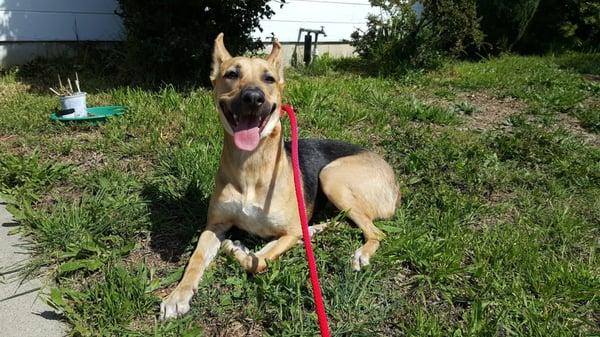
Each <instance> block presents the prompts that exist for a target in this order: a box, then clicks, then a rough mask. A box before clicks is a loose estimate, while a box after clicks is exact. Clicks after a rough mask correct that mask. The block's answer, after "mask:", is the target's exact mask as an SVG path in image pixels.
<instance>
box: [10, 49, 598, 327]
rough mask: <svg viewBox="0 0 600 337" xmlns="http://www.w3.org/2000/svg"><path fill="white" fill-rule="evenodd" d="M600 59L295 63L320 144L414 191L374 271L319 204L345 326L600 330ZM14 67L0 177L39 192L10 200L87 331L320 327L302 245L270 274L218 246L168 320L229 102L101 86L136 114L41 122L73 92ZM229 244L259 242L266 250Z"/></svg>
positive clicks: (309, 125) (105, 96) (70, 315)
mask: <svg viewBox="0 0 600 337" xmlns="http://www.w3.org/2000/svg"><path fill="white" fill-rule="evenodd" d="M597 61H598V58H597V57H596V56H595V55H594V54H582V53H569V54H565V55H559V56H546V57H521V56H502V57H499V58H493V59H490V60H485V61H482V62H477V63H473V62H453V63H449V64H446V65H444V66H443V67H441V68H439V69H437V70H436V71H431V72H409V73H407V74H406V75H405V76H403V77H400V78H399V79H397V80H392V79H389V78H378V77H372V76H361V72H360V67H361V65H362V64H364V63H363V62H364V61H362V60H351V59H344V60H340V61H337V60H332V59H328V58H326V57H322V58H321V59H320V60H318V61H317V62H316V63H315V64H314V67H313V66H311V67H307V68H302V69H300V70H288V71H287V73H286V81H287V82H286V93H285V95H286V96H285V98H284V101H285V102H291V103H292V104H293V105H294V106H295V107H296V108H297V110H298V118H299V125H300V131H301V134H302V136H305V137H319V138H335V139H342V140H346V141H352V142H355V143H359V144H362V145H363V146H365V147H367V148H369V149H373V150H375V151H377V152H378V153H381V154H382V155H384V156H385V157H386V158H387V159H388V161H389V162H390V163H391V164H392V166H393V167H394V170H395V172H396V173H397V175H398V177H399V181H400V182H401V185H402V192H403V199H402V204H401V206H400V208H399V210H398V212H397V214H396V216H395V217H394V218H393V219H390V220H386V221H378V222H377V223H376V225H377V226H378V227H379V228H380V229H381V230H382V231H385V233H386V235H387V238H386V239H385V240H384V241H383V242H382V244H381V247H380V249H379V251H378V252H377V254H376V255H375V256H374V258H373V259H372V261H371V264H372V265H371V266H370V267H369V268H368V269H367V270H365V271H363V272H361V273H355V272H353V271H352V270H351V268H350V260H351V256H352V254H353V252H354V250H355V249H356V248H358V247H359V245H360V242H361V239H362V235H361V232H360V230H359V229H357V228H355V227H353V226H352V225H351V224H350V223H349V222H348V221H347V219H345V217H344V214H343V213H341V214H337V215H336V213H335V212H334V213H328V212H325V213H322V214H320V218H322V219H324V220H327V221H330V223H331V224H330V226H329V227H328V228H327V229H326V230H325V231H324V232H323V233H321V234H320V235H317V236H316V237H314V238H313V242H314V248H315V254H316V258H317V261H318V263H319V271H320V277H321V284H322V287H323V293H324V296H325V300H326V306H327V309H328V315H329V318H330V322H331V328H332V332H333V334H334V335H337V336H425V335H429V336H488V335H489V336H493V335H516V336H521V335H522V336H530V335H531V336H551V337H553V336H557V337H558V336H580V335H581V336H587V335H591V336H595V335H598V333H600V330H599V328H598V325H597V324H595V321H594V319H595V315H596V313H598V312H600V302H599V301H598V296H597V294H598V290H599V289H600V282H599V278H598V275H600V267H599V266H600V261H599V259H598V254H597V252H598V249H599V248H600V247H599V245H598V242H600V241H598V240H599V233H598V226H599V223H598V219H600V189H599V186H600V175H599V173H600V151H599V149H598V144H599V143H598V135H597V134H594V133H592V131H593V129H592V128H590V129H586V130H584V129H582V128H581V127H579V125H573V124H574V123H575V124H576V123H579V124H580V125H581V126H585V125H587V124H585V123H587V122H586V121H588V118H589V119H591V120H593V118H594V117H593V116H594V111H597V107H598V105H596V104H598V99H597V97H599V96H598V93H599V92H600V88H599V87H598V84H597V82H594V81H591V80H588V79H586V77H584V76H582V75H581V74H580V73H585V74H588V73H593V71H590V70H594V69H598V67H597V66H596V65H595V63H597ZM340 69H351V70H352V72H350V73H348V72H340ZM354 72H358V73H359V74H355V73H354ZM16 73H18V72H10V73H7V74H5V75H3V76H0V89H2V90H0V101H1V102H2V103H3V104H2V105H0V113H1V114H2V116H10V117H9V118H2V119H0V139H1V140H2V141H1V142H0V153H2V156H1V157H0V162H2V163H4V166H0V185H2V188H3V191H8V192H9V193H13V192H11V191H17V190H19V189H20V188H24V187H22V186H27V189H28V190H30V191H33V192H32V193H34V194H35V196H36V198H35V201H33V202H31V201H29V198H28V200H27V201H26V200H23V199H13V200H9V202H10V203H11V205H13V206H15V205H16V206H18V207H17V209H18V210H20V212H15V215H17V218H18V220H19V222H20V224H21V226H20V227H18V228H19V230H20V231H21V232H23V233H24V234H28V236H27V237H28V238H29V240H30V241H31V243H32V244H31V245H30V247H33V253H34V254H36V257H35V258H34V260H33V261H32V262H31V263H32V265H30V266H29V268H28V270H27V271H33V272H38V273H39V272H40V270H44V271H46V272H47V273H49V274H51V275H52V276H53V277H54V281H55V283H56V284H55V288H56V289H55V290H52V291H51V293H50V297H49V301H50V302H51V303H53V304H54V305H55V306H56V307H57V308H59V309H60V310H61V311H62V312H63V313H64V315H65V319H66V320H67V322H69V324H70V327H71V328H72V330H71V331H70V333H71V334H72V335H76V336H79V335H81V336H122V335H124V336H186V337H187V336H198V335H201V334H204V335H207V336H213V335H223V336H232V335H267V336H313V335H316V334H318V328H317V325H316V317H315V316H314V307H313V302H312V298H311V293H310V284H309V283H308V282H307V276H306V275H307V270H306V261H305V255H304V251H303V248H302V246H301V245H298V246H297V247H295V248H294V249H292V250H291V251H289V252H286V254H284V255H283V256H282V258H281V259H280V260H279V261H276V262H273V263H272V264H270V265H269V269H268V270H267V271H266V272H265V273H261V274H258V275H248V274H247V273H246V272H244V271H243V270H242V269H241V268H240V267H239V266H238V264H237V262H236V261H235V260H234V259H232V258H229V257H226V256H224V255H223V254H219V256H218V257H217V258H216V259H215V261H214V262H213V263H212V264H211V267H210V268H208V270H207V272H206V274H205V275H204V277H203V280H202V281H201V282H200V283H199V287H198V291H197V294H196V296H195V297H194V300H193V301H192V304H191V310H190V312H189V313H188V314H187V315H186V316H185V317H183V318H179V319H176V320H171V321H168V322H159V321H157V319H156V317H157V315H158V310H159V309H158V307H159V302H160V298H161V297H163V296H165V295H166V293H168V292H169V291H170V290H171V289H172V287H173V286H174V285H175V284H176V283H177V281H178V280H179V278H180V277H181V274H182V271H183V269H184V265H185V263H186V262H187V261H188V259H189V254H190V253H191V251H192V250H193V248H194V246H195V243H196V241H197V237H198V232H199V230H200V229H201V227H202V226H203V224H204V223H205V217H206V211H207V207H208V206H207V204H208V200H207V199H208V196H209V194H210V193H211V191H212V189H213V186H214V182H213V179H214V178H213V177H214V172H215V170H216V168H217V167H218V161H219V153H220V149H221V141H222V137H223V135H222V131H221V130H220V127H218V123H219V119H218V116H217V114H216V112H215V109H214V106H213V104H214V103H213V101H212V98H211V96H212V95H211V93H209V92H208V91H205V90H182V89H176V88H174V87H172V86H165V87H164V88H162V89H159V90H155V91H150V90H145V89H142V88H135V87H119V86H115V85H114V83H110V82H109V81H107V79H103V78H101V77H98V78H96V79H95V80H94V81H92V80H91V78H90V82H91V83H93V84H94V85H93V87H92V88H91V93H90V95H89V97H88V98H89V99H90V100H93V101H94V102H98V103H103V104H125V105H128V106H129V108H130V109H129V111H128V113H127V114H126V115H124V116H122V117H120V118H118V119H113V120H110V121H108V122H107V123H104V124H100V125H95V126H89V125H87V126H86V125H71V126H65V125H58V124H53V123H51V122H50V121H48V119H47V118H46V117H47V116H45V115H43V114H40V109H39V107H44V106H45V107H50V106H52V105H51V104H52V103H53V102H54V100H55V97H53V96H52V95H51V94H49V93H48V92H47V87H42V86H41V88H43V91H41V89H40V91H36V90H31V89H30V88H29V87H28V86H24V85H22V84H23V83H22V82H21V80H20V79H19V78H18V77H17V74H16ZM81 75H82V73H80V76H81ZM90 77H91V75H90ZM107 82H108V83H107ZM7 93H10V94H7ZM32 105H33V106H35V107H36V108H35V109H31V108H30V107H31V106H32ZM594 109H596V110H594ZM12 111H20V112H21V113H20V114H14V113H13V114H11V113H10V112H12ZM495 111H501V112H502V114H500V116H495V115H494V114H493V113H494V112H495ZM167 112H168V113H167ZM565 113H567V114H569V115H570V116H565V115H564V114H565ZM40 115H41V117H40ZM571 116H572V117H571ZM595 116H598V113H597V112H596V114H595ZM566 117H569V118H566ZM474 119H477V120H478V121H481V120H486V119H489V120H488V122H489V124H490V125H487V126H485V127H483V128H478V129H474V128H472V122H473V120H474ZM282 121H283V125H284V127H286V128H287V125H288V120H287V119H285V118H284V119H283V120H282ZM286 134H288V133H287V132H286ZM34 149H37V152H36V151H35V150H34ZM63 165H64V166H65V167H68V168H65V169H64V170H63V169H59V167H60V166H63ZM49 167H50V168H49ZM14 177H18V179H15V178H14ZM12 195H14V194H12ZM24 204H26V205H28V207H23V205H24ZM229 235H231V238H232V239H240V240H242V241H243V242H244V243H245V244H246V245H247V246H249V248H251V249H252V250H257V249H260V247H261V246H263V245H264V244H265V243H266V242H265V241H263V240H260V239H257V238H253V237H249V236H248V235H246V234H244V233H239V232H238V233H235V232H232V233H229ZM40 266H46V267H47V268H39V267H40Z"/></svg>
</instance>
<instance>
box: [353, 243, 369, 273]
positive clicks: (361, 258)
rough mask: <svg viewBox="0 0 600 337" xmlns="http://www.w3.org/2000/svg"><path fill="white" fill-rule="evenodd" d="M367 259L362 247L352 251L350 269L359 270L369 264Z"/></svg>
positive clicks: (367, 256) (367, 255)
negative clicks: (352, 256)
mask: <svg viewBox="0 0 600 337" xmlns="http://www.w3.org/2000/svg"><path fill="white" fill-rule="evenodd" d="M369 259H370V256H369V254H367V253H365V252H364V251H363V249H362V248H359V249H358V250H356V252H355V253H354V258H353V259H352V269H354V270H355V271H360V270H361V269H363V268H364V267H366V266H368V265H369Z"/></svg>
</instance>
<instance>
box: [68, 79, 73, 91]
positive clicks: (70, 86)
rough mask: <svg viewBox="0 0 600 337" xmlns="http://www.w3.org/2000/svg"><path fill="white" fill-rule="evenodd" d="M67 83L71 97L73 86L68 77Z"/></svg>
mask: <svg viewBox="0 0 600 337" xmlns="http://www.w3.org/2000/svg"><path fill="white" fill-rule="evenodd" d="M67 82H69V95H73V86H72V85H71V79H70V78H68V77H67Z"/></svg>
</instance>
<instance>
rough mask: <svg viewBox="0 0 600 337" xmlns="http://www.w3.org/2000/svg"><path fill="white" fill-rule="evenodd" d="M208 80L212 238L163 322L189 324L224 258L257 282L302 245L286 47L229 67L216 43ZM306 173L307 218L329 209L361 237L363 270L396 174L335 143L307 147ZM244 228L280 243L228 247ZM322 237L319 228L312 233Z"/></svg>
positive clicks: (356, 262)
mask: <svg viewBox="0 0 600 337" xmlns="http://www.w3.org/2000/svg"><path fill="white" fill-rule="evenodd" d="M210 77H211V80H212V83H213V86H214V99H215V103H216V107H217V111H218V113H219V117H220V119H221V124H222V126H223V129H225V132H224V134H225V140H224V144H223V152H222V154H221V162H220V167H219V171H218V172H217V175H216V178H215V179H216V188H215V191H214V193H213V195H212V197H211V200H210V205H209V208H208V220H207V225H206V229H205V231H204V232H202V234H201V235H200V239H199V241H198V245H197V247H196V250H195V251H194V253H193V254H192V257H191V259H190V262H189V263H188V265H187V268H186V269H185V273H184V275H183V278H182V279H181V281H180V283H179V284H178V285H177V288H175V290H174V291H173V292H172V293H171V294H170V295H169V296H168V297H167V298H165V299H164V301H163V302H162V304H161V313H160V315H161V318H162V319H167V318H171V317H177V316H179V315H182V314H185V313H186V312H187V311H188V310H189V309H190V304H189V303H190V300H191V299H192V296H193V295H194V293H195V292H196V290H197V287H198V283H199V282H200V279H201V278H202V274H203V273H204V270H205V269H206V268H207V266H208V265H209V264H210V262H211V261H212V260H213V258H214V257H215V255H217V252H218V251H219V248H220V247H222V248H223V250H224V251H226V252H227V253H228V254H231V255H232V256H234V257H235V259H237V260H238V261H239V262H240V264H241V265H242V267H243V268H244V269H245V270H247V271H248V272H260V271H262V270H264V269H265V268H266V266H267V263H266V261H268V260H273V259H276V258H277V257H278V256H280V255H281V254H283V253H284V252H285V251H287V250H289V249H290V248H292V247H293V246H294V245H296V244H298V242H299V239H300V238H301V237H302V231H301V227H300V219H299V216H298V209H297V205H296V197H295V193H294V181H293V177H292V166H291V161H290V147H289V144H285V143H284V141H283V135H282V129H281V123H280V122H279V118H280V113H281V112H280V108H281V99H282V94H283V83H284V81H283V65H282V61H281V45H280V44H279V43H278V42H277V41H274V43H273V49H272V51H271V54H270V55H269V56H268V57H267V59H261V58H248V57H231V55H230V54H229V52H228V51H227V49H225V45H224V44H223V34H219V36H218V37H217V38H216V40H215V47H214V53H213V65H212V73H211V76H210ZM299 151H300V166H301V172H302V180H303V188H304V196H305V200H306V205H307V208H308V209H307V211H308V212H309V217H310V216H312V214H313V211H314V209H315V207H316V206H317V204H319V202H320V201H329V202H331V203H332V204H333V205H334V206H335V207H337V208H338V209H340V210H347V215H348V217H349V218H350V219H351V220H352V221H354V223H356V225H358V227H360V229H361V230H362V231H363V233H364V237H365V244H364V245H363V246H362V247H360V248H359V249H358V250H357V251H356V253H355V254H354V257H353V261H352V265H353V268H354V269H355V270H360V269H361V268H362V267H363V266H365V265H367V264H369V259H370V258H371V256H372V255H373V254H374V253H375V251H376V250H377V248H378V247H379V241H380V240H381V239H382V238H383V233H382V232H381V231H380V230H379V229H377V227H375V226H374V225H373V220H375V219H381V218H389V217H391V216H392V215H393V214H394V212H395V209H396V206H397V204H398V202H399V199H400V194H399V189H398V184H397V183H396V179H395V176H394V172H393V170H392V168H391V167H390V166H389V165H388V164H387V163H386V162H385V161H384V160H383V159H382V158H381V157H380V156H378V155H376V154H374V153H372V152H369V151H366V150H364V149H362V148H360V147H358V146H356V145H352V144H347V143H343V142H339V141H330V140H314V139H305V140H300V145H299ZM234 226H235V227H237V228H240V229H242V230H245V231H247V232H249V233H252V234H255V235H258V236H260V237H262V238H272V239H273V241H271V242H269V243H268V244H267V245H265V246H264V247H263V248H262V249H261V250H259V251H257V252H255V253H253V252H250V251H249V250H248V249H247V248H245V247H244V246H243V245H242V244H241V243H239V242H238V241H236V242H232V241H231V240H225V239H224V237H225V233H226V232H227V231H228V230H229V229H230V228H232V227H234ZM320 229H321V228H318V226H313V227H312V228H311V233H315V232H318V231H319V230H320Z"/></svg>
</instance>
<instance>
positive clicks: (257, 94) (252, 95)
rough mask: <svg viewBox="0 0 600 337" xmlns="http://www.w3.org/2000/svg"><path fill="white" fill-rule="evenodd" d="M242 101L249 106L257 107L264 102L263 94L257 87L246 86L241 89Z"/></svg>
mask: <svg viewBox="0 0 600 337" xmlns="http://www.w3.org/2000/svg"><path fill="white" fill-rule="evenodd" d="M242 102H244V104H246V105H248V106H249V107H251V108H258V107H260V106H261V105H263V103H264V102H265V94H264V93H263V92H262V90H260V89H258V88H247V89H244V90H243V91H242Z"/></svg>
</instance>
